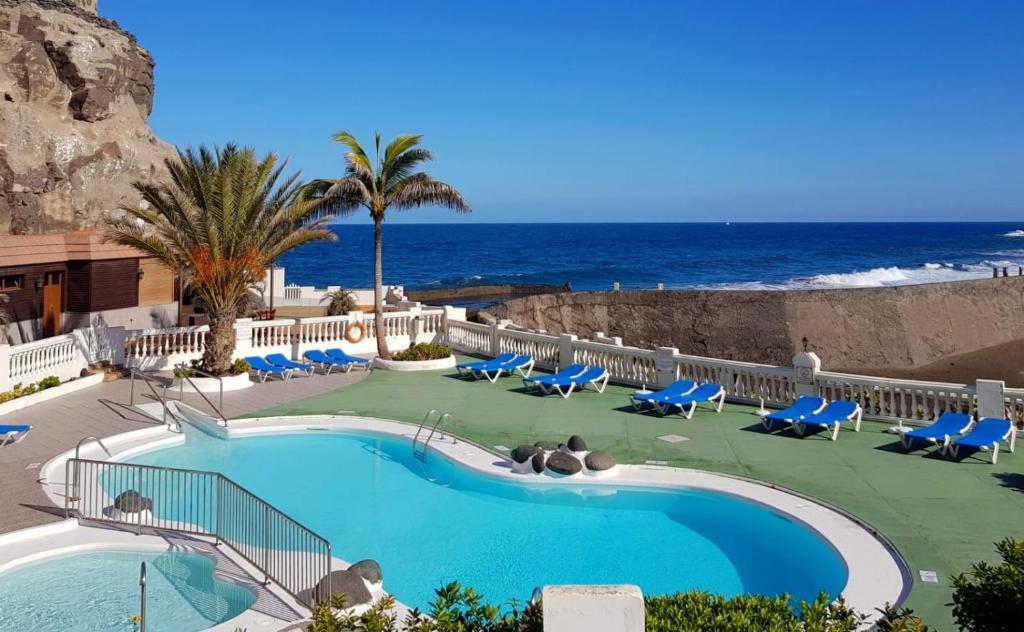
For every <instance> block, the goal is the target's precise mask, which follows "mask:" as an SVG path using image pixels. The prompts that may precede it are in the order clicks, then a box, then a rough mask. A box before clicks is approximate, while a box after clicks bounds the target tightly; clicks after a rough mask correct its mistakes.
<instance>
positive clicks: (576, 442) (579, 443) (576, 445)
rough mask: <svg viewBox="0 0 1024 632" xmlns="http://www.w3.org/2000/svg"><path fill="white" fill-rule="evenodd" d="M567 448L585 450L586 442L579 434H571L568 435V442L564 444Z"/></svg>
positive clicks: (573, 450) (574, 450) (576, 450)
mask: <svg viewBox="0 0 1024 632" xmlns="http://www.w3.org/2000/svg"><path fill="white" fill-rule="evenodd" d="M566 445H567V446H568V447H569V450H571V451H572V452H586V451H587V442H586V441H584V440H583V437H581V436H579V435H573V436H571V437H569V442H568V443H567V444H566Z"/></svg>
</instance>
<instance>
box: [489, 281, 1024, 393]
mask: <svg viewBox="0 0 1024 632" xmlns="http://www.w3.org/2000/svg"><path fill="white" fill-rule="evenodd" d="M491 313H493V315H495V316H497V317H499V318H508V319H511V320H513V321H515V322H516V323H517V324H520V325H523V326H526V327H530V328H535V329H545V330H547V331H549V332H550V333H568V332H571V333H574V334H577V335H579V336H580V337H581V338H583V337H587V338H589V337H592V336H593V335H594V333H595V332H605V333H606V334H607V335H613V336H622V339H623V342H624V343H625V344H628V345H635V346H639V347H657V346H662V345H665V346H673V347H677V348H679V350H680V351H681V352H682V353H687V354H694V355H702V356H710V357H717V358H725V359H731V360H744V361H750V362H765V363H770V364H778V365H785V364H786V363H787V362H788V361H789V360H790V358H792V357H793V354H794V353H795V352H797V351H799V350H801V348H802V345H801V339H802V338H804V337H806V338H807V339H808V341H809V344H810V348H811V349H813V350H814V351H816V352H817V354H818V355H819V356H821V358H822V362H823V363H824V368H826V369H829V370H839V371H852V372H859V373H867V374H869V375H877V374H880V375H885V371H886V370H887V369H894V370H898V369H912V368H914V367H922V366H925V365H929V364H933V363H936V362H938V361H940V360H942V359H944V358H950V357H956V356H960V355H962V354H969V353H972V352H977V351H978V350H979V349H985V348H989V347H994V346H997V345H1005V344H1006V343H1008V342H1011V341H1014V340H1022V339H1024V318H1022V315H1024V279H1022V278H1020V277H1010V278H1002V279H985V280H979V281H962V282H957V283H936V284H928V285H916V286H902V287H889V288H865V289H838V290H806V291H788V292H734V291H660V292H658V291H627V292H583V293H573V294H555V295H551V294H548V295H541V296H531V297H526V298H521V299H515V300H512V301H508V302H506V303H503V304H501V305H497V306H495V307H494V308H493V309H492V310H491ZM978 377H997V376H996V375H992V374H989V375H979V376H978ZM965 381H972V380H971V379H967V380H965Z"/></svg>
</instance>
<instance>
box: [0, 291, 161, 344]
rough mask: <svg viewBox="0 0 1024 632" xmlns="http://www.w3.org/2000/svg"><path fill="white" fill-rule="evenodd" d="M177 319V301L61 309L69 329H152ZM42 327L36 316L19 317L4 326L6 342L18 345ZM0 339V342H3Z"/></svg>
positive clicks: (66, 327) (34, 334)
mask: <svg viewBox="0 0 1024 632" xmlns="http://www.w3.org/2000/svg"><path fill="white" fill-rule="evenodd" d="M177 323H178V303H177V302H174V303H165V304H163V305H148V306H146V307H126V308H124V309H111V310H106V311H100V312H87V313H77V312H64V315H63V327H62V329H63V331H64V332H65V333H68V332H71V331H73V330H75V329H81V328H83V327H102V326H105V327H124V328H125V329H152V328H158V327H176V326H177ZM40 331H42V321H41V320H40V319H38V318H37V319H34V320H22V321H18V322H15V323H11V324H10V325H8V326H7V342H9V343H10V344H12V345H18V344H22V343H25V342H31V341H33V340H38V339H39V337H40ZM3 342H4V341H3V340H0V343H3Z"/></svg>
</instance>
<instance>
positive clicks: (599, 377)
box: [537, 366, 608, 399]
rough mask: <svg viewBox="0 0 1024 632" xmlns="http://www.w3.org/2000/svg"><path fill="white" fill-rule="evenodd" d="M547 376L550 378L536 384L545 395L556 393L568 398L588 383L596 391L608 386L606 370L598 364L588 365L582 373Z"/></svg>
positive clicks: (600, 391)
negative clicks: (569, 375) (565, 375)
mask: <svg viewBox="0 0 1024 632" xmlns="http://www.w3.org/2000/svg"><path fill="white" fill-rule="evenodd" d="M549 377H551V379H547V380H543V381H541V382H538V383H537V385H538V386H539V387H540V390H542V391H543V392H544V394H545V395H550V394H551V393H558V394H559V395H561V396H562V399H569V396H570V395H572V392H573V391H574V390H577V389H578V390H581V391H582V390H583V389H585V388H586V387H587V386H588V385H593V386H594V388H595V389H597V392H598V393H603V392H604V388H605V387H606V386H608V371H606V370H604V369H603V368H601V367H599V366H592V367H589V368H587V370H585V371H583V373H580V374H578V375H574V376H571V377H552V376H549Z"/></svg>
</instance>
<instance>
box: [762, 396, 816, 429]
mask: <svg viewBox="0 0 1024 632" xmlns="http://www.w3.org/2000/svg"><path fill="white" fill-rule="evenodd" d="M824 409H825V399H824V398H823V397H814V396H811V395H804V396H803V397H801V398H800V399H798V400H796V401H795V402H794V403H793V405H792V406H790V407H789V408H784V409H782V410H777V411H775V412H773V413H768V414H767V415H765V416H764V417H761V425H762V426H764V429H765V430H767V431H768V432H771V431H772V430H774V429H775V424H776V423H778V424H780V425H783V426H784V425H785V424H791V423H793V422H794V421H799V420H800V419H803V418H804V417H810V416H811V415H816V414H818V413H820V412H821V411H823V410H824Z"/></svg>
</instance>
